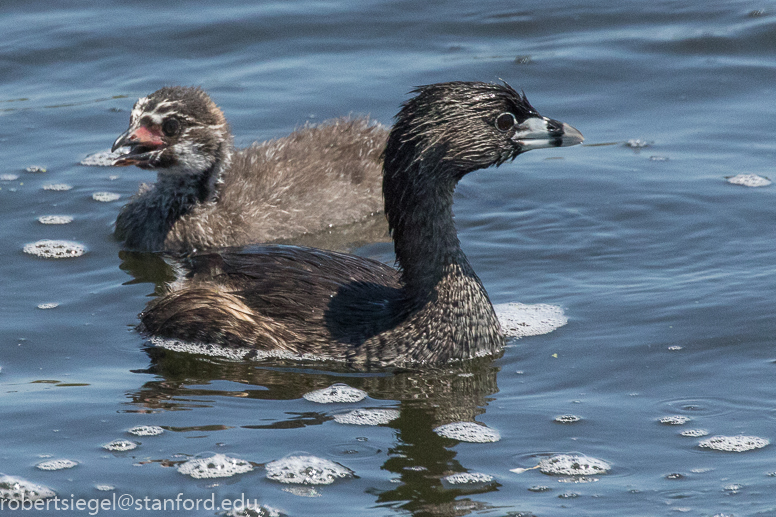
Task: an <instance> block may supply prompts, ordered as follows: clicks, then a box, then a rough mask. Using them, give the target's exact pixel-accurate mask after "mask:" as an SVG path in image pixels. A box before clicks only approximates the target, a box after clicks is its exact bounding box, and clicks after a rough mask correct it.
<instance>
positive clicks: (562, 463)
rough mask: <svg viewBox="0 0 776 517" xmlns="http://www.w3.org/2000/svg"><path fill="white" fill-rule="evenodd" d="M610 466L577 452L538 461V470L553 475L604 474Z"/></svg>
mask: <svg viewBox="0 0 776 517" xmlns="http://www.w3.org/2000/svg"><path fill="white" fill-rule="evenodd" d="M611 468H612V467H611V466H610V465H609V464H608V463H606V462H605V461H601V460H598V459H595V458H590V457H588V456H582V455H577V454H556V455H555V456H551V457H549V458H544V459H543V460H542V461H540V462H539V470H540V471H541V472H542V473H544V474H549V475H555V476H591V475H593V474H598V475H600V474H606V473H607V472H608V471H609V469H611Z"/></svg>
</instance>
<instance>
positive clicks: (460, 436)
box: [434, 422, 501, 443]
mask: <svg viewBox="0 0 776 517" xmlns="http://www.w3.org/2000/svg"><path fill="white" fill-rule="evenodd" d="M434 432H435V433H436V434H438V435H439V436H442V437H444V438H450V439H453V440H458V441H461V442H471V443H489V442H497V441H499V440H500V439H501V435H500V434H499V432H498V431H496V430H495V429H491V428H490V427H486V426H484V425H481V424H478V423H475V422H454V423H452V424H445V425H441V426H439V427H437V428H436V429H434Z"/></svg>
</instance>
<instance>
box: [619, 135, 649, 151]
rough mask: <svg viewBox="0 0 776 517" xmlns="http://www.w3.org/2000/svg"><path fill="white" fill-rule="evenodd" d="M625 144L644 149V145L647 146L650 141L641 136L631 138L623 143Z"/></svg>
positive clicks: (632, 147)
mask: <svg viewBox="0 0 776 517" xmlns="http://www.w3.org/2000/svg"><path fill="white" fill-rule="evenodd" d="M625 145H626V146H628V147H630V148H631V149H644V148H645V147H649V146H650V143H649V142H647V141H646V140H642V139H641V138H631V139H630V140H628V141H627V142H626V143H625Z"/></svg>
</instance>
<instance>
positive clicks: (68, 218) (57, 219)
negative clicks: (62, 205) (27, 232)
mask: <svg viewBox="0 0 776 517" xmlns="http://www.w3.org/2000/svg"><path fill="white" fill-rule="evenodd" d="M38 222H40V223H42V224H70V223H72V222H73V216H72V215H42V216H40V217H38Z"/></svg>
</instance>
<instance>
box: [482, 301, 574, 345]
mask: <svg viewBox="0 0 776 517" xmlns="http://www.w3.org/2000/svg"><path fill="white" fill-rule="evenodd" d="M493 309H494V310H495V311H496V316H497V317H498V320H499V322H500V323H501V330H502V332H504V335H506V336H509V337H516V338H521V337H526V336H538V335H541V334H548V333H550V332H552V331H553V330H555V329H556V328H558V327H562V326H563V325H565V324H566V323H568V321H569V320H568V318H567V317H566V315H565V314H564V313H563V309H561V308H560V307H558V306H557V305H547V304H544V303H538V304H535V305H527V304H524V303H500V304H497V305H494V306H493Z"/></svg>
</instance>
